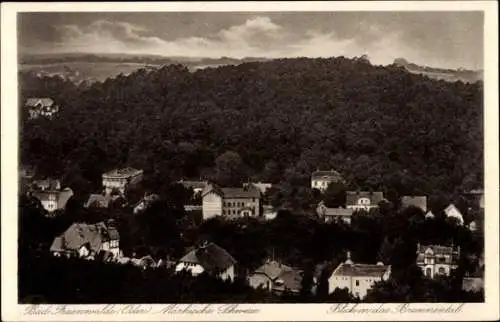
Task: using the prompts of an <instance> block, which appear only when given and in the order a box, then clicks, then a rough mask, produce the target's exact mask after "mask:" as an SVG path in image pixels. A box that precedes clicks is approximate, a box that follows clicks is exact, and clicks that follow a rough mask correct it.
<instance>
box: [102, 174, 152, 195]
mask: <svg viewBox="0 0 500 322" xmlns="http://www.w3.org/2000/svg"><path fill="white" fill-rule="evenodd" d="M142 177H143V170H137V169H133V168H123V169H114V170H112V171H109V172H106V173H104V174H103V175H102V186H103V187H104V190H105V193H106V194H111V192H112V191H113V190H117V191H119V192H120V193H121V194H124V193H125V190H126V189H127V188H128V187H129V186H131V185H134V184H136V183H139V182H140V181H141V180H142Z"/></svg>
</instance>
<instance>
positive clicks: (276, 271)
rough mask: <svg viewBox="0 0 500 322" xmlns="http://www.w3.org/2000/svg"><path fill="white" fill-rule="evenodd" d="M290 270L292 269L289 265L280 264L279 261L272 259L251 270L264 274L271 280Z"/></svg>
mask: <svg viewBox="0 0 500 322" xmlns="http://www.w3.org/2000/svg"><path fill="white" fill-rule="evenodd" d="M291 270H293V269H292V268H291V267H290V266H287V265H284V264H281V263H279V262H277V261H274V260H273V261H270V262H267V263H265V264H263V265H262V266H260V267H259V268H257V269H256V270H255V271H254V272H253V274H264V275H266V276H267V277H269V278H270V279H271V280H275V279H276V278H278V277H279V276H280V275H281V274H282V273H283V272H286V271H291Z"/></svg>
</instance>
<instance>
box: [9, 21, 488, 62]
mask: <svg viewBox="0 0 500 322" xmlns="http://www.w3.org/2000/svg"><path fill="white" fill-rule="evenodd" d="M18 49H19V51H20V52H21V53H26V54H41V53H121V54H153V55H162V56H188V57H213V58H217V57H222V56H227V57H234V58H243V57H267V58H278V57H332V56H345V57H359V56H361V55H364V54H366V55H368V57H369V59H370V61H371V62H372V63H373V64H377V65H378V64H380V65H386V64H391V63H392V62H393V61H394V59H395V58H399V57H402V58H405V59H407V60H408V61H411V62H414V63H417V64H421V65H426V66H435V67H442V68H460V67H462V68H468V69H482V68H483V13H482V12H463V11H462V12H394V11H393V12H380V11H379V12H360V11H356V12H281V13H279V12H198V13H197V12H126V13H125V12H124V13H119V12H79V13H76V12H72V13H62V12H52V13H51V12H41V13H20V14H19V15H18Z"/></svg>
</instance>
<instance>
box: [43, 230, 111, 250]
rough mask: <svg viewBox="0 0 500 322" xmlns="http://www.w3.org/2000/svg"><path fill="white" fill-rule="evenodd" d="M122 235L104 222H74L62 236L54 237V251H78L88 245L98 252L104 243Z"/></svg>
mask: <svg viewBox="0 0 500 322" xmlns="http://www.w3.org/2000/svg"><path fill="white" fill-rule="evenodd" d="M119 238H120V236H119V234H118V231H117V230H116V229H115V228H111V227H107V226H106V225H105V224H104V223H103V222H100V223H97V224H93V225H90V224H84V223H74V224H72V225H71V226H70V227H69V228H68V229H67V230H66V231H65V232H64V233H63V234H62V235H61V236H58V237H56V238H55V239H54V241H53V243H52V246H51V248H50V249H51V250H52V251H62V250H66V251H77V250H79V249H80V248H81V247H82V246H84V245H88V247H89V250H90V251H94V252H96V253H98V252H99V251H100V249H101V246H102V243H103V242H106V241H109V240H117V239H119Z"/></svg>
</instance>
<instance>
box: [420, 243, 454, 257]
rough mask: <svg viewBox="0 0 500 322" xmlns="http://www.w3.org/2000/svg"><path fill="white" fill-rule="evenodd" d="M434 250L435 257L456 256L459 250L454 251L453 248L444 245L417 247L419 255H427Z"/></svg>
mask: <svg viewBox="0 0 500 322" xmlns="http://www.w3.org/2000/svg"><path fill="white" fill-rule="evenodd" d="M429 249H430V250H432V253H433V254H435V255H451V254H456V253H457V251H458V250H456V249H455V250H454V249H453V247H451V246H442V245H420V244H418V245H417V253H422V254H423V253H425V252H426V251H427V250H429Z"/></svg>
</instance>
